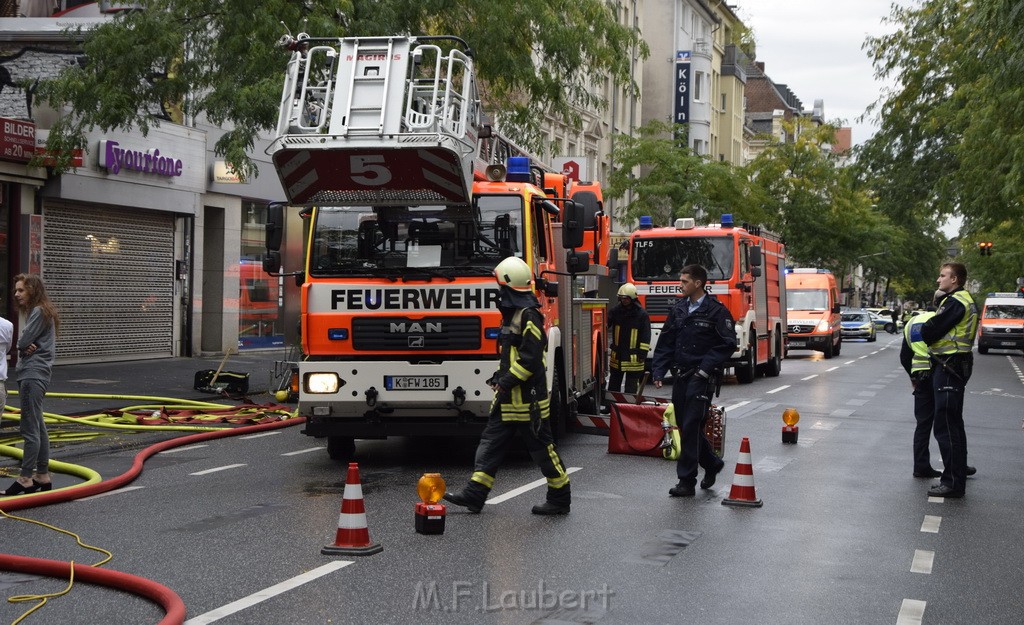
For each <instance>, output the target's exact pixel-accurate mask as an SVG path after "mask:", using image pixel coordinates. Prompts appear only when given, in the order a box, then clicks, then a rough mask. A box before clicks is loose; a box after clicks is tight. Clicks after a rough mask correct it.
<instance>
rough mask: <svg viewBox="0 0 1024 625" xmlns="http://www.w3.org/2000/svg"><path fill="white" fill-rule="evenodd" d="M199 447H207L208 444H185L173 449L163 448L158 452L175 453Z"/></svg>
mask: <svg viewBox="0 0 1024 625" xmlns="http://www.w3.org/2000/svg"><path fill="white" fill-rule="evenodd" d="M201 447H209V445H206V444H203V445H185V446H184V447H175V448H174V449H165V450H163V451H161V452H160V453H162V454H176V453H178V452H179V451H190V450H193V449H199V448H201Z"/></svg>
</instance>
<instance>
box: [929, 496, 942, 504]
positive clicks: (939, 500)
mask: <svg viewBox="0 0 1024 625" xmlns="http://www.w3.org/2000/svg"><path fill="white" fill-rule="evenodd" d="M928 503H946V498H945V497H931V496H929V497H928Z"/></svg>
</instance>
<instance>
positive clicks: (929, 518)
mask: <svg viewBox="0 0 1024 625" xmlns="http://www.w3.org/2000/svg"><path fill="white" fill-rule="evenodd" d="M941 524H942V517H940V516H934V515H931V514H926V515H924V521H923V522H922V523H921V531H922V532H928V533H929V534H938V533H939V525H941Z"/></svg>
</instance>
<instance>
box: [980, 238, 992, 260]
mask: <svg viewBox="0 0 1024 625" xmlns="http://www.w3.org/2000/svg"><path fill="white" fill-rule="evenodd" d="M978 253H979V254H981V255H982V256H991V255H992V242H991V241H983V242H979V243H978Z"/></svg>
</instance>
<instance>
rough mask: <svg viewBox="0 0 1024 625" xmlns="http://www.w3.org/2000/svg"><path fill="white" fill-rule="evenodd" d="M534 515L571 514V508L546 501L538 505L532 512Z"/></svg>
mask: <svg viewBox="0 0 1024 625" xmlns="http://www.w3.org/2000/svg"><path fill="white" fill-rule="evenodd" d="M531 512H533V513H534V514H541V515H544V516H554V515H556V514H569V506H568V505H562V504H557V503H552V502H550V501H545V502H544V503H542V504H538V505H536V506H534V507H533V510H531Z"/></svg>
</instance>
